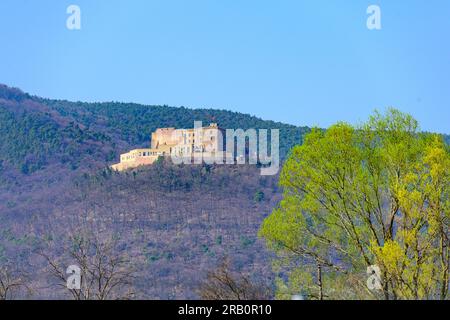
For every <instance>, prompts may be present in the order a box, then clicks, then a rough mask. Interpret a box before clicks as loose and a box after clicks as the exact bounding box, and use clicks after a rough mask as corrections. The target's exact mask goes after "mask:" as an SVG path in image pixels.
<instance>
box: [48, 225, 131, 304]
mask: <svg viewBox="0 0 450 320" xmlns="http://www.w3.org/2000/svg"><path fill="white" fill-rule="evenodd" d="M117 246H118V243H117V239H115V238H114V237H108V238H107V239H106V240H99V236H98V235H96V234H94V233H92V232H81V233H78V234H77V235H72V236H70V237H69V239H68V241H67V243H66V245H65V246H64V252H63V255H62V256H61V257H59V258H55V257H52V256H49V255H48V254H47V253H45V252H41V255H42V256H43V257H44V258H45V260H46V261H47V263H48V265H49V273H50V275H51V277H52V278H53V279H55V280H56V285H57V286H59V287H61V288H64V290H67V291H68V292H70V294H71V295H72V298H73V299H75V300H127V299H132V298H133V296H134V294H135V293H134V291H133V279H134V276H133V274H134V269H133V267H132V266H131V264H130V261H129V259H128V257H127V255H126V254H124V253H121V252H120V250H118V248H117ZM70 265H76V266H78V267H79V268H80V270H81V280H80V289H69V288H68V287H67V279H68V276H70V274H69V275H68V274H66V270H67V267H68V266H70Z"/></svg>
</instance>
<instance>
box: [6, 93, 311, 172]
mask: <svg viewBox="0 0 450 320" xmlns="http://www.w3.org/2000/svg"><path fill="white" fill-rule="evenodd" d="M194 121H202V122H203V123H204V124H209V123H210V122H217V123H218V124H219V125H220V126H221V127H223V128H230V129H238V128H241V129H248V128H255V129H280V154H281V156H282V158H284V157H285V156H286V155H287V153H288V152H289V150H290V148H291V147H292V146H294V145H295V144H299V143H301V141H302V136H303V135H304V134H305V133H306V132H308V131H309V129H308V128H306V127H302V128H298V127H295V126H291V125H286V124H282V123H276V122H273V121H265V120H261V119H259V118H256V117H253V116H250V115H246V114H241V113H236V112H230V111H224V110H213V109H194V110H192V109H186V108H183V107H181V108H174V107H168V106H144V105H138V104H132V103H117V102H110V103H82V102H69V101H60V100H49V99H42V98H39V97H32V96H30V95H28V94H26V93H23V92H21V91H20V90H18V89H11V88H8V87H6V86H0V124H1V126H0V134H1V136H2V137H3V139H2V140H1V141H0V162H5V163H8V164H11V165H13V166H14V167H16V168H18V169H19V170H21V172H22V173H24V174H28V173H30V172H34V171H36V170H39V169H42V168H44V167H45V166H46V165H48V164H55V163H58V164H65V165H66V166H67V167H68V168H70V169H76V168H78V167H79V166H80V165H82V164H92V163H94V162H95V163H97V164H103V165H106V164H108V163H111V162H112V161H114V160H117V159H118V155H119V153H121V152H124V151H126V150H128V149H130V148H135V147H144V146H148V145H149V140H150V135H151V132H152V131H154V130H155V129H156V128H160V127H177V128H191V127H193V125H194Z"/></svg>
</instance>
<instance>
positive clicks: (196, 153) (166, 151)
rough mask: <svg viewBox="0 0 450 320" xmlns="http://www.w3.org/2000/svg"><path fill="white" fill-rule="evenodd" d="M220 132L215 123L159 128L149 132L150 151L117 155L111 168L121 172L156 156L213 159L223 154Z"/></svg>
mask: <svg viewBox="0 0 450 320" xmlns="http://www.w3.org/2000/svg"><path fill="white" fill-rule="evenodd" d="M224 137H225V135H224V130H223V129H221V128H219V126H218V125H217V123H211V124H210V125H209V126H208V127H199V128H192V129H175V128H159V129H157V130H156V131H155V132H153V133H152V137H151V148H150V149H135V150H131V151H129V152H128V153H124V154H121V155H120V163H117V164H114V165H112V166H111V168H112V169H113V170H116V171H123V170H127V169H131V168H137V167H139V166H145V165H151V164H153V163H154V162H155V161H156V160H157V159H158V158H159V157H168V156H176V157H183V158H191V159H195V158H202V159H205V158H214V157H220V156H222V157H223V156H224V155H225V152H224V150H225V141H224Z"/></svg>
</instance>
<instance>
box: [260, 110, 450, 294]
mask: <svg viewBox="0 0 450 320" xmlns="http://www.w3.org/2000/svg"><path fill="white" fill-rule="evenodd" d="M449 177H450V152H449V148H448V146H447V145H446V143H445V142H444V141H443V138H442V136H440V135H437V134H425V133H420V132H419V129H418V123H417V121H416V120H414V119H413V118H412V117H411V116H410V115H407V114H403V113H401V112H399V111H397V110H394V109H391V110H389V111H388V113H387V114H386V115H382V114H380V113H375V114H374V115H373V116H372V117H371V118H370V119H369V121H368V122H367V123H366V124H364V125H363V126H360V127H357V128H355V127H353V126H351V125H349V124H345V123H338V124H336V125H334V126H332V127H331V128H330V129H329V130H327V131H322V130H313V131H312V132H311V133H310V134H308V135H307V136H306V137H305V141H304V144H303V145H301V146H296V147H294V149H293V150H292V154H291V156H290V158H289V159H288V160H287V162H286V163H285V165H284V167H283V170H282V173H281V176H280V185H281V186H282V187H283V188H284V196H283V199H282V201H281V202H280V204H279V206H278V207H277V208H276V209H275V210H274V211H273V213H272V214H271V215H270V216H269V217H268V218H267V219H266V220H265V221H264V222H263V225H262V227H261V230H260V236H262V237H263V238H265V239H266V241H267V244H268V246H269V248H270V249H272V250H273V251H275V252H276V253H277V254H278V255H277V256H278V259H277V261H276V262H275V267H276V269H277V271H279V274H280V275H281V276H280V279H279V280H278V283H277V284H278V294H277V296H278V298H288V297H290V295H292V294H298V293H302V294H303V295H304V296H305V297H309V298H313V299H314V298H315V299H325V298H333V299H341V298H342V299H343V298H345V299H361V298H385V299H447V298H448V288H449V262H450V261H449V259H450V256H449V246H450V242H449V219H450V198H449V192H450V188H449V183H450V178H449ZM372 265H377V266H378V267H379V268H380V271H381V274H380V279H379V280H380V284H381V288H380V289H381V290H378V291H376V290H375V291H373V290H369V288H368V286H367V279H368V275H367V268H368V267H369V266H372Z"/></svg>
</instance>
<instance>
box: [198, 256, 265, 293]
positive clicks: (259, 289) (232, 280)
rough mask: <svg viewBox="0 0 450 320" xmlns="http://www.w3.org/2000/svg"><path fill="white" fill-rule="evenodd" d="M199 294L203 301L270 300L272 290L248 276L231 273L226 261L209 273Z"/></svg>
mask: <svg viewBox="0 0 450 320" xmlns="http://www.w3.org/2000/svg"><path fill="white" fill-rule="evenodd" d="M198 294H199V295H200V297H201V298H202V299H203V300H268V299H270V289H269V288H268V287H267V286H265V285H263V284H259V283H257V284H255V283H254V282H253V281H252V279H251V278H250V277H248V276H247V275H242V274H240V275H238V274H237V273H235V272H232V271H231V267H230V261H229V260H228V259H225V260H224V261H223V262H222V263H221V264H220V265H219V267H218V268H217V269H216V270H214V271H212V272H209V273H208V276H207V279H206V280H205V281H204V282H203V283H202V284H201V285H200V288H199V290H198Z"/></svg>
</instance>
